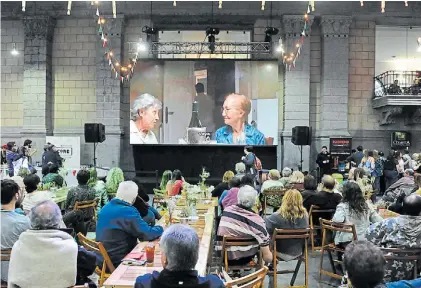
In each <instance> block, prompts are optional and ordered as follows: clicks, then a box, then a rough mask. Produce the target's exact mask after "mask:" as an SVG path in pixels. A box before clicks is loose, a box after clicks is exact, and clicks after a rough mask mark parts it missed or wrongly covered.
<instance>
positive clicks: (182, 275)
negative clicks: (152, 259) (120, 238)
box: [135, 224, 224, 288]
mask: <svg viewBox="0 0 421 288" xmlns="http://www.w3.org/2000/svg"><path fill="white" fill-rule="evenodd" d="M159 245H160V247H161V251H162V253H161V263H162V266H163V267H164V270H162V271H161V272H157V271H154V272H152V273H151V274H145V275H142V276H139V277H137V279H136V283H135V288H155V287H160V288H166V287H208V288H222V287H224V283H223V282H222V281H221V279H219V278H218V277H216V276H214V275H207V276H206V277H200V276H198V274H197V271H196V270H194V268H195V266H196V263H197V261H198V259H199V247H200V241H199V236H198V235H197V233H196V231H195V230H194V229H193V228H191V227H190V226H187V225H182V224H175V225H171V226H170V227H169V228H168V229H166V230H165V232H164V234H162V237H161V241H160V242H159Z"/></svg>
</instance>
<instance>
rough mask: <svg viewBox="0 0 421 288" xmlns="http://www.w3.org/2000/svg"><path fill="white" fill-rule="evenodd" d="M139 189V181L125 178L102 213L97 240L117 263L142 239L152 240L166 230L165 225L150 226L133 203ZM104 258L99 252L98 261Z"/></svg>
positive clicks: (98, 224) (99, 216)
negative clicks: (137, 183)
mask: <svg viewBox="0 0 421 288" xmlns="http://www.w3.org/2000/svg"><path fill="white" fill-rule="evenodd" d="M137 192H138V187H137V185H136V183H135V182H133V181H123V182H121V183H120V184H119V186H118V189H117V193H116V196H115V198H113V199H111V201H110V202H108V203H107V204H106V205H105V206H104V207H103V208H102V209H101V211H100V212H99V213H98V222H97V225H96V241H98V242H101V243H102V244H103V245H104V247H105V250H107V252H108V255H109V256H110V258H111V262H112V263H113V264H114V266H115V267H117V266H118V265H119V264H120V262H121V260H123V258H124V257H125V256H126V255H127V254H128V253H130V251H132V250H133V248H134V247H135V246H136V245H137V240H138V239H139V241H152V240H154V239H156V238H158V237H160V236H161V235H162V232H163V231H164V229H163V228H162V227H161V226H149V225H148V224H147V223H146V222H145V221H144V220H143V219H142V217H141V216H140V214H139V211H137V209H136V208H135V207H133V203H134V202H135V200H136V197H137V195H138V194H137ZM102 262H103V259H102V257H101V255H97V263H98V265H102Z"/></svg>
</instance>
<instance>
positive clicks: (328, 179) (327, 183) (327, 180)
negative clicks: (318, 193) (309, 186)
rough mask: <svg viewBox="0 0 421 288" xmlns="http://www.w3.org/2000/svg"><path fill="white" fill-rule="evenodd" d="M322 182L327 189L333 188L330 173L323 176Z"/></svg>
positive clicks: (333, 183) (333, 182) (333, 181)
mask: <svg viewBox="0 0 421 288" xmlns="http://www.w3.org/2000/svg"><path fill="white" fill-rule="evenodd" d="M322 183H323V187H324V188H325V189H327V190H333V188H335V179H334V178H333V177H332V176H330V175H325V176H323V179H322Z"/></svg>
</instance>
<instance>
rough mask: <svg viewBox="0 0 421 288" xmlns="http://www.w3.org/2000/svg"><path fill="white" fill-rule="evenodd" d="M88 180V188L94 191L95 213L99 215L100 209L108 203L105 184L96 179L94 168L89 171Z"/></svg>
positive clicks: (96, 174)
mask: <svg viewBox="0 0 421 288" xmlns="http://www.w3.org/2000/svg"><path fill="white" fill-rule="evenodd" d="M89 174H90V178H89V180H88V186H89V187H91V188H92V189H94V190H95V200H96V201H97V204H96V212H97V213H99V211H100V210H101V208H102V207H104V205H105V204H107V203H108V194H107V188H106V187H105V183H104V181H102V180H99V179H98V173H97V171H96V169H95V168H91V169H89Z"/></svg>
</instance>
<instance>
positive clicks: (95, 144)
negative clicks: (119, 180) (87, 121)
mask: <svg viewBox="0 0 421 288" xmlns="http://www.w3.org/2000/svg"><path fill="white" fill-rule="evenodd" d="M96 146H97V143H96V142H94V169H95V170H96ZM301 158H302V156H301Z"/></svg>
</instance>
